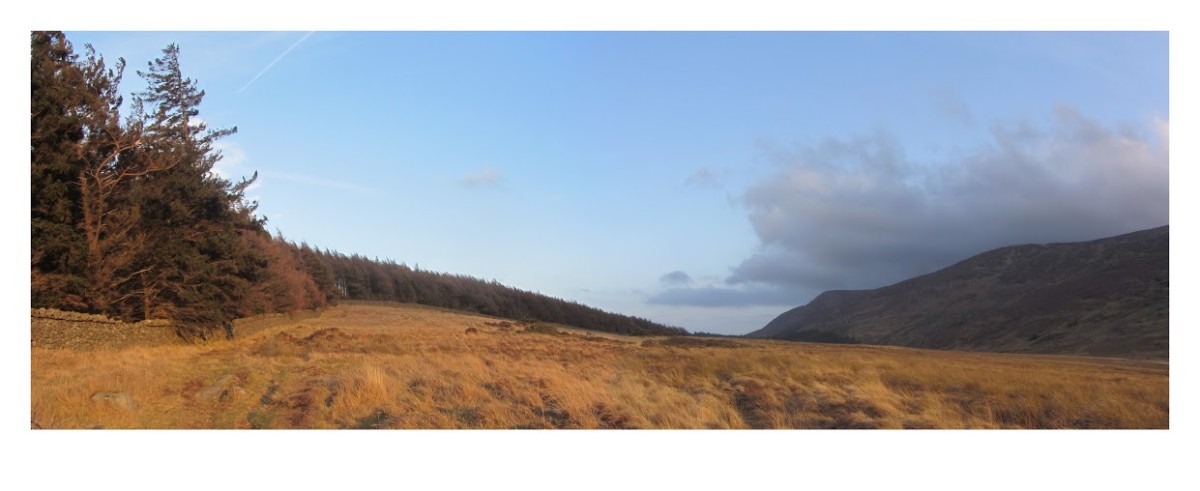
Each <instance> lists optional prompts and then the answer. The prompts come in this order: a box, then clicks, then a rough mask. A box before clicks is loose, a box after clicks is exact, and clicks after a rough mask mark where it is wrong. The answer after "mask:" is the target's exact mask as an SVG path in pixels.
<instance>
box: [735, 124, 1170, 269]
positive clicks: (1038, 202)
mask: <svg viewBox="0 0 1200 491" xmlns="http://www.w3.org/2000/svg"><path fill="white" fill-rule="evenodd" d="M1162 124H1163V128H1162V129H1156V130H1159V131H1160V132H1161V134H1162V135H1165V134H1166V133H1165V125H1166V123H1165V122H1164V123H1162ZM1152 133H1153V132H1152ZM1158 136H1159V135H1137V134H1134V133H1133V132H1130V131H1123V130H1113V129H1109V128H1106V127H1104V126H1102V125H1100V124H1098V123H1097V122H1095V121H1093V120H1091V119H1088V118H1086V117H1084V116H1083V115H1081V114H1080V113H1079V112H1078V111H1076V110H1074V109H1073V108H1070V107H1067V106H1062V105H1060V106H1058V107H1056V108H1055V111H1054V123H1053V125H1052V127H1051V128H1049V129H1039V128H1035V127H1033V126H1032V125H1030V124H1027V123H1018V124H1012V125H997V126H995V127H993V128H992V131H991V141H990V143H989V144H988V145H986V146H983V147H981V148H978V149H976V150H974V151H973V152H970V153H968V154H967V155H966V156H965V157H964V158H963V159H962V160H961V161H958V162H950V163H939V164H938V165H928V163H915V162H910V161H908V160H907V159H905V157H904V152H903V149H902V148H900V147H899V145H897V144H896V143H895V142H894V141H892V140H891V138H890V137H889V136H888V135H887V134H884V133H876V134H872V135H869V136H865V137H859V138H855V139H851V140H848V141H842V140H827V141H825V142H824V143H822V144H820V145H816V146H812V147H804V148H797V149H795V152H794V154H793V155H792V159H791V160H790V161H788V162H785V163H784V171H783V172H782V173H780V174H778V175H775V176H773V177H771V178H769V179H766V180H764V181H762V182H759V183H758V184H756V185H754V186H752V187H750V188H749V189H747V190H746V192H745V194H744V195H743V203H744V204H745V206H746V207H747V209H748V210H749V214H748V216H749V219H750V222H751V224H752V226H753V227H754V230H755V232H756V233H757V235H758V237H759V239H760V241H761V243H762V247H761V250H760V251H759V252H758V253H756V254H754V255H753V256H751V257H750V258H747V259H746V260H745V261H743V262H742V263H741V264H740V265H738V266H737V267H735V268H734V271H733V274H732V275H731V276H730V278H729V280H728V281H729V282H730V283H733V284H738V283H743V282H761V283H766V284H772V285H782V286H789V287H805V288H815V289H832V288H872V287H878V286H883V285H885V284H888V283H891V282H894V281H899V280H902V279H904V278H907V277H909V276H913V275H917V274H922V273H926V272H930V271H933V270H936V269H938V268H941V267H944V266H948V265H950V264H953V263H954V262H956V261H958V260H961V259H965V258H967V257H969V256H971V255H974V254H976V253H979V252H983V251H985V250H988V249H991V248H995V247H1000V246H1004V245H1011V244H1019V243H1035V242H1057V241H1076V240H1088V239H1094V238H1100V237H1105V236H1110V235H1116V234H1121V233H1125V232H1131V231H1134V230H1139V229H1144V228H1150V227H1156V226H1159V225H1165V224H1167V220H1168V199H1167V190H1168V180H1167V175H1168V164H1167V162H1168V159H1167V153H1166V150H1165V148H1166V146H1165V143H1166V142H1165V140H1161V139H1159V138H1158ZM1156 140H1157V141H1156Z"/></svg>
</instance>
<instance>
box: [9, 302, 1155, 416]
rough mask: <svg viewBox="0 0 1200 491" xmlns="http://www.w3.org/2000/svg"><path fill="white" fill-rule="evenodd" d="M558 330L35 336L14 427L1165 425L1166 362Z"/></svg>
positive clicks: (344, 323) (363, 321) (383, 316)
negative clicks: (135, 339)
mask: <svg viewBox="0 0 1200 491" xmlns="http://www.w3.org/2000/svg"><path fill="white" fill-rule="evenodd" d="M489 322H492V323H493V324H489ZM468 327H474V328H475V329H476V331H477V332H470V333H468V332H466V329H467V328H468ZM560 331H561V332H560V333H559V334H544V333H534V332H523V331H522V329H521V327H520V326H517V327H515V328H509V329H502V328H500V327H498V326H497V325H495V323H494V320H493V319H489V318H484V317H479V316H472V315H467V314H459V313H452V312H445V311H440V310H436V309H428V308H422V307H416V306H402V307H387V306H368V305H354V306H344V307H339V308H335V309H331V310H329V311H327V312H325V313H324V314H323V315H322V316H320V317H318V318H314V319H307V320H303V321H298V322H296V323H294V324H289V325H284V326H280V327H276V328H270V329H267V330H264V331H262V332H258V333H255V334H253V335H250V336H246V337H245V338H241V339H237V340H234V341H219V342H215V343H212V344H208V345H203V346H182V345H181V346H162V347H153V348H133V349H128V350H124V351H115V352H113V351H109V352H103V351H97V352H75V351H69V350H58V351H54V350H44V349H34V350H33V351H32V371H31V378H32V380H31V383H32V384H31V385H32V394H31V395H32V404H31V408H30V413H31V414H30V417H31V424H32V425H35V426H36V427H41V428H263V429H269V428H1166V427H1168V422H1169V404H1168V401H1169V398H1168V369H1167V367H1166V365H1165V364H1154V363H1151V362H1125V361H1118V360H1103V359H1088V358H1072V357H1045V356H1023V355H996V354H980V353H959V352H937V351H925V350H908V349H897V348H882V347H866V346H844V345H815V344H798V343H785V342H773V341H750V340H728V341H727V340H714V341H720V342H712V343H706V342H684V343H680V342H663V341H662V340H656V339H646V338H630V337H622V336H615V335H607V334H597V333H590V334H589V333H584V332H583V331H578V330H571V329H560ZM699 341H703V340H699ZM97 394H101V395H97ZM104 394H110V395H104Z"/></svg>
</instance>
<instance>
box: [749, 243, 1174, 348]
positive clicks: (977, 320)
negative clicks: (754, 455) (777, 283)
mask: <svg viewBox="0 0 1200 491" xmlns="http://www.w3.org/2000/svg"><path fill="white" fill-rule="evenodd" d="M1169 238H1170V235H1169V230H1168V227H1167V226H1163V227H1159V228H1153V229H1149V230H1143V231H1139V232H1133V233H1129V234H1125V235H1119V236H1116V237H1110V238H1105V239H1099V240H1093V241H1088V242H1073V243H1057V244H1036V245H1019V246H1011V247H1003V248H1000V249H995V250H991V251H988V252H985V253H982V254H979V255H977V256H974V257H972V258H970V259H967V260H965V261H962V262H959V263H957V264H955V265H953V266H950V267H948V268H945V269H942V270H940V271H936V272H933V273H930V274H927V275H923V276H917V277H915V278H911V279H908V280H905V281H901V282H899V283H896V284H893V285H889V286H885V287H882V288H877V289H874V290H853V291H851V290H838V291H827V292H825V293H822V294H821V295H818V296H817V298H815V299H813V300H812V301H811V302H809V304H808V305H804V306H802V307H797V308H794V309H792V310H789V311H787V312H784V313H783V314H781V315H780V316H779V317H776V318H775V319H774V320H772V321H771V322H770V323H768V324H767V325H766V326H765V327H763V328H762V329H760V330H758V331H754V332H751V333H749V334H747V336H748V337H755V338H775V339H790V340H800V341H816V342H860V343H867V344H880V345H896V346H909V347H919V348H938V349H956V350H970V351H996V352H1022V353H1047V354H1049V353H1055V354H1082V355H1097V356H1125V357H1139V358H1168V356H1169V351H1170V350H1169V339H1168V331H1169V328H1168V324H1169V319H1168V318H1169V301H1168V297H1169V286H1170V281H1169V273H1170V269H1169V267H1168V262H1169V254H1168V249H1169V242H1170V240H1169Z"/></svg>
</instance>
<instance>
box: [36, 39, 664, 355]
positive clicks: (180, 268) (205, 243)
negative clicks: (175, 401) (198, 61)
mask: <svg viewBox="0 0 1200 491" xmlns="http://www.w3.org/2000/svg"><path fill="white" fill-rule="evenodd" d="M30 37H31V43H30V44H31V60H30V65H31V93H30V154H31V156H30V163H31V198H32V209H31V212H32V213H31V248H30V287H31V288H30V290H31V292H30V293H31V303H32V306H33V307H50V308H58V309H63V310H74V311H81V312H89V313H98V314H105V315H109V316H112V317H116V318H120V319H123V320H128V321H137V320H142V319H149V318H157V319H170V320H171V321H172V322H173V323H174V325H176V326H177V328H178V329H179V330H180V334H181V335H183V336H185V337H200V338H206V337H209V336H211V335H213V334H214V333H215V332H216V331H218V330H219V329H220V327H221V326H222V325H225V324H226V323H227V322H229V321H230V320H231V319H234V318H237V317H243V316H247V315H253V314H259V313H266V312H285V311H292V310H298V309H313V308H321V307H324V306H326V305H329V304H332V303H336V302H337V301H338V300H342V299H356V300H359V299H360V300H386V301H397V302H412V303H421V304H426V305H433V306H438V307H445V308H451V309H458V310H466V311H471V312H478V313H481V314H486V315H494V316H499V317H509V318H516V319H528V320H539V321H546V322H557V323H562V324H568V325H574V326H578V327H584V328H589V329H597V330H605V331H612V332H620V333H627V334H684V333H686V331H684V330H683V329H680V328H676V327H668V326H664V325H661V324H657V323H654V322H651V321H649V320H646V319H639V318H634V317H628V316H623V315H618V314H613V313H608V312H604V311H601V310H598V309H594V308H591V307H587V306H584V305H581V304H578V303H574V302H568V301H565V300H561V299H557V298H551V297H547V296H544V295H540V294H537V293H532V292H528V291H523V290H519V289H515V288H511V287H507V286H504V285H501V284H499V283H496V282H494V281H492V282H486V281H483V280H479V279H476V278H471V277H466V276H460V275H449V274H444V273H435V272H429V271H421V270H419V269H415V268H409V267H407V266H406V265H404V264H397V263H395V262H393V261H389V260H384V261H381V260H377V259H376V260H369V259H367V258H364V257H361V256H358V255H350V256H346V255H344V254H340V253H337V252H331V251H328V250H324V251H321V250H317V249H315V248H312V247H309V246H308V245H307V244H294V243H291V242H289V241H287V240H285V239H283V238H282V237H274V236H272V235H271V234H270V233H269V232H267V231H266V227H265V225H266V223H265V219H263V218H260V217H258V216H256V215H255V213H254V212H255V210H256V208H257V203H255V202H253V201H250V200H248V199H247V198H246V197H245V190H246V188H247V187H248V186H249V185H250V184H252V183H253V182H254V180H255V179H256V178H257V174H255V175H254V176H252V177H250V178H248V179H241V180H238V181H236V182H235V181H231V180H227V179H224V178H222V177H220V176H219V175H217V174H216V173H215V172H213V166H214V165H215V164H216V163H217V162H219V161H220V159H221V154H220V152H219V151H218V150H216V149H215V147H214V144H215V143H216V142H217V141H218V140H219V139H221V138H223V137H226V136H229V135H232V134H234V133H236V132H237V128H236V127H235V128H210V127H208V125H207V124H206V123H205V122H204V121H203V120H202V119H201V118H200V117H199V114H200V112H199V108H200V104H201V102H202V101H203V98H204V95H205V93H204V91H203V90H200V88H199V87H198V84H197V83H196V81H194V80H192V79H190V78H186V77H184V76H183V73H182V71H181V69H180V66H179V47H178V46H177V45H174V44H171V45H168V46H167V47H166V48H164V49H163V51H162V56H161V57H159V58H156V59H155V60H153V61H151V62H148V63H147V66H146V69H145V70H144V71H141V70H139V71H137V72H136V73H137V75H138V76H140V77H142V78H143V79H144V80H145V81H146V83H147V87H146V89H145V90H144V91H141V92H138V93H135V94H133V96H132V99H131V100H130V101H129V104H128V105H126V104H125V103H124V102H125V101H124V100H123V97H122V96H121V94H120V91H119V86H120V83H121V81H122V77H123V76H124V72H125V60H123V59H119V60H118V61H117V62H116V63H114V64H111V65H109V64H108V63H107V62H106V61H105V60H104V58H103V57H102V56H100V55H98V54H97V53H96V52H95V51H94V50H93V49H92V47H91V46H86V47H85V50H84V53H83V55H82V56H80V55H79V54H77V53H75V52H74V49H73V46H72V45H71V43H70V42H69V41H68V40H67V38H66V36H65V35H64V34H63V33H61V32H32V33H31V35H30ZM122 110H125V111H126V113H125V114H122Z"/></svg>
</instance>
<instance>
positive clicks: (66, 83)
mask: <svg viewBox="0 0 1200 491" xmlns="http://www.w3.org/2000/svg"><path fill="white" fill-rule="evenodd" d="M77 58H78V57H77V55H75V53H74V51H73V49H72V46H71V43H70V42H68V41H67V38H66V36H64V35H63V33H61V32H33V33H31V34H30V69H31V70H30V82H31V91H30V97H29V115H30V131H29V148H30V159H29V160H30V166H31V170H30V178H31V182H30V194H31V198H32V208H31V212H32V216H31V220H30V225H31V232H30V236H31V237H30V239H31V240H30V243H31V248H30V253H31V258H30V284H31V285H30V286H31V292H30V293H31V295H32V299H31V300H32V304H33V306H36V307H57V308H75V309H85V308H86V307H87V301H86V300H85V298H84V297H85V291H86V290H87V280H86V278H85V277H84V272H83V270H84V266H85V253H84V241H83V236H82V235H81V234H80V233H79V231H78V230H77V229H76V228H75V224H76V223H78V221H79V207H78V205H79V200H80V197H79V188H78V186H77V182H78V176H79V172H80V170H81V169H82V168H83V164H84V163H83V155H82V152H81V147H82V145H83V142H84V129H83V128H84V123H83V121H84V118H85V117H86V114H87V112H88V111H89V105H90V104H91V103H92V101H89V100H88V98H87V93H86V84H85V83H84V79H83V72H82V71H81V70H80V69H79V67H78V66H76V60H77Z"/></svg>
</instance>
